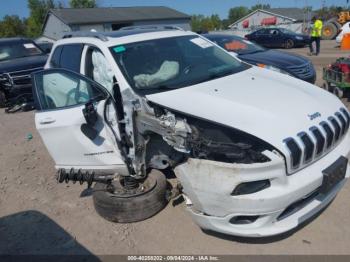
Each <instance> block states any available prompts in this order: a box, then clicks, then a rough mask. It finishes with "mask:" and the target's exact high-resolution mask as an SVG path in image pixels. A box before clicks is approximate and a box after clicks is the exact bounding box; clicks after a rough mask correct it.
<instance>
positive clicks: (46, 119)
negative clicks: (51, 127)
mask: <svg viewBox="0 0 350 262" xmlns="http://www.w3.org/2000/svg"><path fill="white" fill-rule="evenodd" d="M55 122H56V119H53V118H51V117H47V118H44V119H42V120H40V121H39V124H40V125H48V124H52V123H55Z"/></svg>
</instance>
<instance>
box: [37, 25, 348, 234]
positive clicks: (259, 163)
mask: <svg viewBox="0 0 350 262" xmlns="http://www.w3.org/2000/svg"><path fill="white" fill-rule="evenodd" d="M33 83H34V92H35V99H36V106H37V112H36V115H35V123H36V127H37V129H38V131H39V133H40V135H41V137H42V139H43V141H44V143H45V145H46V147H47V149H48V151H49V153H50V155H51V156H52V158H53V159H54V161H55V163H56V168H57V169H58V180H59V181H60V182H63V181H66V182H68V181H74V182H76V181H79V182H81V183H83V182H84V181H85V182H88V184H89V185H91V184H92V182H97V183H96V184H95V186H94V194H93V199H94V204H95V208H96V210H97V212H98V213H99V214H100V215H102V216H103V217H105V218H107V219H109V220H112V221H116V222H133V221H139V220H142V219H146V218H148V217H150V216H152V215H154V214H155V213H157V212H158V211H160V210H161V209H162V208H163V207H164V206H165V205H166V203H167V201H168V199H169V194H168V189H167V187H168V186H167V184H166V178H165V175H163V173H167V174H169V173H171V172H173V174H175V175H176V177H177V179H178V181H179V183H180V184H181V187H179V188H180V189H181V193H182V194H183V196H184V198H185V199H186V203H187V206H188V210H189V211H190V213H191V215H192V216H193V218H194V220H195V221H196V222H197V223H198V224H199V225H200V227H202V228H204V229H209V230H213V231H218V232H222V233H226V234H231V235H240V236H248V237H259V236H271V235H276V234H280V233H282V232H286V231H288V230H290V229H293V228H295V227H297V226H298V225H299V224H300V223H302V222H303V221H305V220H306V219H308V218H310V217H312V216H313V215H315V214H316V213H318V212H319V211H320V210H321V209H323V208H324V207H326V206H327V204H328V203H330V202H331V201H332V199H334V197H335V196H336V194H337V193H338V192H339V190H340V189H341V188H342V186H343V185H344V183H345V181H346V179H347V178H348V177H349V175H350V171H349V168H348V158H349V154H350V153H349V152H350V148H349V145H350V134H349V131H348V129H349V123H350V117H349V112H348V110H347V109H346V108H345V106H344V105H343V104H342V103H341V101H340V100H339V99H338V98H336V97H335V96H333V95H331V94H329V93H328V92H326V91H324V90H322V89H320V88H318V87H316V86H314V85H311V84H309V83H306V82H303V81H301V80H298V79H296V78H293V77H289V76H287V75H284V74H280V73H276V72H273V71H271V70H266V69H262V68H259V67H255V66H251V65H249V64H246V63H243V62H241V61H239V60H238V59H236V58H234V57H232V56H231V55H230V54H229V53H227V52H226V51H225V50H223V49H222V48H220V47H218V46H217V45H215V44H213V43H212V42H210V41H208V40H207V39H205V38H203V37H201V36H199V35H197V34H195V33H192V32H187V31H181V30H174V29H171V28H163V29H160V28H151V27H149V28H148V29H147V28H143V29H135V28H134V29H132V28H128V30H120V31H116V32H112V33H110V34H103V35H102V34H99V33H76V34H73V35H68V36H66V37H65V39H62V40H59V41H57V43H56V44H55V45H54V47H53V51H52V52H51V55H50V58H49V59H48V62H47V64H46V70H44V71H41V72H39V73H36V74H35V75H34V76H33ZM157 170H164V172H163V173H161V172H159V171H157ZM165 171H166V172H165ZM173 191H175V190H173Z"/></svg>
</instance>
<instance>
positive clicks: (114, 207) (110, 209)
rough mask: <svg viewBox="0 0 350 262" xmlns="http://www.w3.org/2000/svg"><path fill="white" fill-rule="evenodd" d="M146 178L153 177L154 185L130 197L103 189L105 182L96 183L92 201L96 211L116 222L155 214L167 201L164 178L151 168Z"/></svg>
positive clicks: (129, 220) (139, 218)
mask: <svg viewBox="0 0 350 262" xmlns="http://www.w3.org/2000/svg"><path fill="white" fill-rule="evenodd" d="M147 179H155V181H156V184H155V186H154V187H153V188H152V189H151V190H150V191H148V192H146V193H145V194H141V195H135V196H131V197H120V196H117V195H115V194H111V193H109V192H107V191H106V190H105V189H106V185H105V184H101V183H96V184H95V186H94V193H93V201H94V206H95V209H96V211H97V213H98V214H99V215H100V216H102V217H103V218H105V219H107V220H109V221H112V222H118V223H132V222H137V221H142V220H145V219H147V218H150V217H152V216H154V215H155V214H157V213H158V212H159V211H161V210H162V209H163V208H164V207H165V206H166V205H167V203H168V200H167V197H166V196H167V195H166V194H167V192H166V191H167V182H166V178H165V176H164V175H163V174H162V173H161V172H160V171H158V170H152V172H151V173H149V174H148V176H147V178H146V180H147ZM115 183H119V182H118V181H117V182H115Z"/></svg>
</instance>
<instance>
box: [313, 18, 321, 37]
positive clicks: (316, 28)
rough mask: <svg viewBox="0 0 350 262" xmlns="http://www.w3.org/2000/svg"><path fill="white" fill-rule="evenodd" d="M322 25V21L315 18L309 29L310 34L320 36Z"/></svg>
mask: <svg viewBox="0 0 350 262" xmlns="http://www.w3.org/2000/svg"><path fill="white" fill-rule="evenodd" d="M322 27H323V23H322V21H321V20H318V19H317V20H316V21H315V23H314V26H313V27H312V29H311V36H312V37H321V36H322Z"/></svg>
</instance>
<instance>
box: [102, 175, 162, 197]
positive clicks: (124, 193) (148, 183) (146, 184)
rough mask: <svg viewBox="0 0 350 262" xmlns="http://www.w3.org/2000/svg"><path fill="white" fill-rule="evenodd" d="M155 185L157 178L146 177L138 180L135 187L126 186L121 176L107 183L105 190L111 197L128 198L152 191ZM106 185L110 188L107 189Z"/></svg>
mask: <svg viewBox="0 0 350 262" xmlns="http://www.w3.org/2000/svg"><path fill="white" fill-rule="evenodd" d="M156 185H157V180H156V179H155V178H153V177H147V178H146V179H145V180H144V181H142V182H139V183H138V186H137V187H135V188H127V187H125V185H124V182H123V178H120V179H116V180H114V181H113V182H112V183H111V184H110V185H108V186H107V191H108V194H109V195H110V196H111V197H120V198H129V197H135V196H140V195H143V194H146V193H147V192H150V191H152V190H153V189H154V188H155V187H156ZM108 187H109V188H110V189H112V190H109V189H108ZM111 191H112V192H111Z"/></svg>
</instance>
